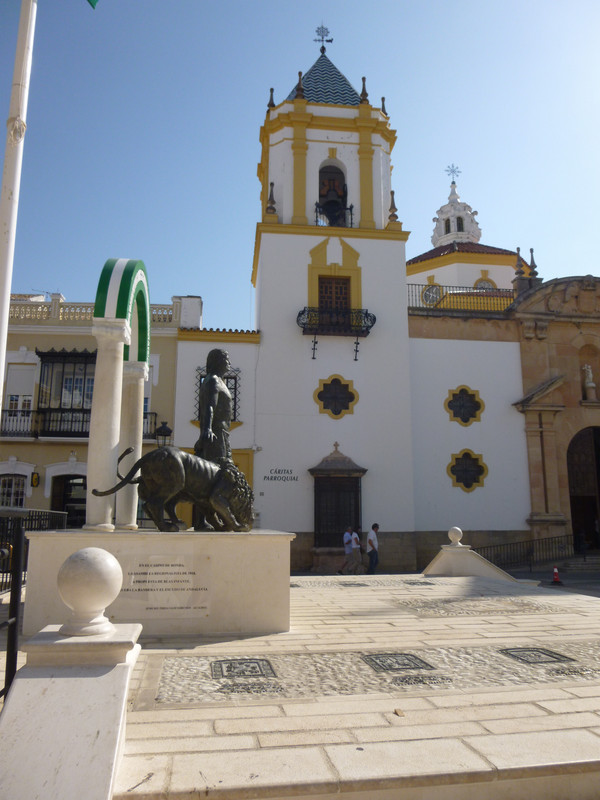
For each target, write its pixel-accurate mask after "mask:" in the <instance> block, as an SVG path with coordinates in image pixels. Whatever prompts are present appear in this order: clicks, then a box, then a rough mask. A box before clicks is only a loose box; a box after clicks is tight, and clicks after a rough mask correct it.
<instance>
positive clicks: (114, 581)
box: [57, 547, 123, 636]
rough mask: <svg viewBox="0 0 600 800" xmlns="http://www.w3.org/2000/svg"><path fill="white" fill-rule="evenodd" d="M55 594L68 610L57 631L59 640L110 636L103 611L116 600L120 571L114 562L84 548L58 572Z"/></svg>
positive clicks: (102, 553) (108, 555) (110, 627)
mask: <svg viewBox="0 0 600 800" xmlns="http://www.w3.org/2000/svg"><path fill="white" fill-rule="evenodd" d="M57 584H58V593H59V594H60V596H61V599H62V601H63V603H65V605H67V606H68V607H69V608H70V609H71V618H70V619H69V621H68V622H66V623H65V624H64V625H63V626H62V627H61V629H60V633H61V634H62V635H63V636H95V635H98V634H105V633H113V632H114V630H115V627H114V625H113V624H112V622H110V621H109V619H108V618H107V617H106V616H105V614H104V609H105V608H106V607H107V606H109V605H110V604H111V603H112V602H113V601H114V600H115V599H116V598H117V596H118V594H119V592H120V591H121V586H122V585H123V570H122V569H121V565H120V564H119V562H118V561H117V559H116V558H115V557H114V556H113V555H112V554H111V553H108V552H107V551H106V550H102V549H101V548H100V547H84V548H83V549H82V550H77V552H76V553H73V554H72V555H70V556H69V557H68V558H67V560H66V561H65V562H64V563H63V565H62V567H61V568H60V569H59V571H58V577H57Z"/></svg>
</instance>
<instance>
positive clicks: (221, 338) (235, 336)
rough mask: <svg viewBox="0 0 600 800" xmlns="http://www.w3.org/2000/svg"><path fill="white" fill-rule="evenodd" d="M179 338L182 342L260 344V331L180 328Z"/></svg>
mask: <svg viewBox="0 0 600 800" xmlns="http://www.w3.org/2000/svg"><path fill="white" fill-rule="evenodd" d="M177 339H178V340H179V341H181V342H241V343H242V344H260V331H219V330H216V331H215V330H196V329H194V330H191V329H188V328H179V329H178V331H177Z"/></svg>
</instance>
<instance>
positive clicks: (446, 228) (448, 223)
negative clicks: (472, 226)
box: [444, 219, 450, 233]
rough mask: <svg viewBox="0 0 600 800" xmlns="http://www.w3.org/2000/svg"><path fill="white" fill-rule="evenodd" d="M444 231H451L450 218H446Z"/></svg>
mask: <svg viewBox="0 0 600 800" xmlns="http://www.w3.org/2000/svg"><path fill="white" fill-rule="evenodd" d="M444 233H450V220H449V219H446V220H444Z"/></svg>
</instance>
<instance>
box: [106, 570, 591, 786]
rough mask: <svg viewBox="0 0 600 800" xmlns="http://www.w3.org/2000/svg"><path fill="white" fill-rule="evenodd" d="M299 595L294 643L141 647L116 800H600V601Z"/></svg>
mask: <svg viewBox="0 0 600 800" xmlns="http://www.w3.org/2000/svg"><path fill="white" fill-rule="evenodd" d="M589 579H590V581H592V580H593V576H590V578H589ZM290 591H291V627H290V631H289V632H288V633H280V634H275V635H269V636H259V637H248V638H244V639H241V640H240V639H231V638H228V639H220V640H217V639H211V640H204V641H201V642H194V641H190V640H189V639H176V638H172V639H171V638H170V639H166V638H161V639H155V638H149V637H143V636H142V644H143V650H142V653H141V656H140V659H139V661H138V664H137V666H136V669H135V672H134V676H133V682H132V686H131V693H130V705H129V713H128V717H127V740H126V745H125V754H124V758H123V762H122V765H121V768H120V771H119V774H118V777H117V785H116V789H115V795H114V796H115V798H119V800H122V799H124V798H136V799H137V800H139V799H140V798H148V799H150V798H179V799H180V800H183V798H186V799H188V798H189V799H190V800H191V798H200V797H214V798H223V799H224V800H225V798H226V799H227V800H237V798H240V799H241V798H287V797H293V798H304V797H306V798H309V797H310V798H313V800H314V798H320V797H323V798H326V797H330V796H331V795H335V794H339V793H341V794H346V795H347V796H348V798H349V799H350V798H351V800H366V799H367V798H381V799H382V800H388V798H401V800H430V799H431V800H437V798H444V800H455V799H456V800H459V798H460V799H461V800H470V798H509V797H510V798H511V800H520V798H523V800H525V798H526V799H527V800H531V798H537V797H540V798H542V797H543V798H544V799H545V800H563V799H564V800H577V799H582V800H583V799H585V800H587V799H588V798H589V799H590V800H591V798H598V797H600V599H598V598H597V597H592V596H588V595H581V594H574V593H572V592H568V591H565V590H564V587H550V586H541V587H535V586H534V585H532V584H525V583H508V582H500V581H490V580H484V579H481V578H448V577H436V578H432V577H427V576H422V575H396V576H391V575H376V576H358V577H342V576H333V577H304V576H303V577H292V578H291V590H290Z"/></svg>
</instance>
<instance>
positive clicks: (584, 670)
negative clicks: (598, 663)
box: [550, 667, 600, 678]
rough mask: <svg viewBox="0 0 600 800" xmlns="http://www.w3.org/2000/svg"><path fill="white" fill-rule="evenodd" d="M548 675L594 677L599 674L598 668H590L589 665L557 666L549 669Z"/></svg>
mask: <svg viewBox="0 0 600 800" xmlns="http://www.w3.org/2000/svg"><path fill="white" fill-rule="evenodd" d="M550 675H554V676H556V677H557V678H569V677H574V678H595V677H596V676H597V675H600V669H590V668H589V667H581V668H580V667H557V668H556V669H553V670H550Z"/></svg>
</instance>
